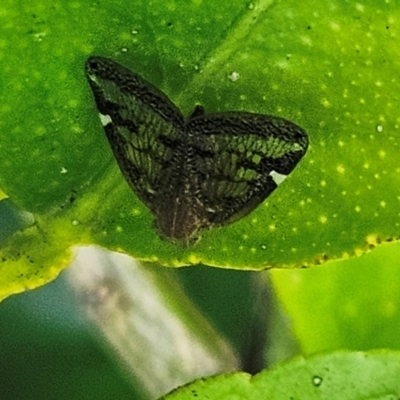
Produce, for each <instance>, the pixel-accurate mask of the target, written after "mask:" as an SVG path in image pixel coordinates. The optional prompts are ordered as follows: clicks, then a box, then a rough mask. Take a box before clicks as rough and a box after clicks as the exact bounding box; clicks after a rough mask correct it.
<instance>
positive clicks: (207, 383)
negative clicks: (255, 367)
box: [163, 351, 400, 400]
mask: <svg viewBox="0 0 400 400" xmlns="http://www.w3.org/2000/svg"><path fill="white" fill-rule="evenodd" d="M399 361H400V359H399V353H398V352H389V351H379V352H370V353H361V352H359V353H356V352H354V353H345V352H340V353H333V354H328V355H319V356H314V357H311V358H309V359H307V358H303V357H299V358H295V359H293V360H291V361H290V362H287V363H284V364H281V365H277V366H275V367H274V368H272V369H271V370H265V371H263V372H261V373H259V374H257V375H255V376H254V377H251V376H250V375H248V374H245V373H237V374H232V375H226V376H217V377H212V378H208V379H201V380H198V381H195V382H193V383H191V384H190V385H187V386H186V387H183V388H181V389H178V390H176V391H174V392H172V393H171V394H170V395H167V396H165V397H163V399H166V400H167V399H168V400H189V399H194V398H195V399H197V400H203V399H204V400H205V399H213V400H225V399H226V400H228V399H229V400H230V399H241V400H245V399H251V400H265V399H268V400H282V399H310V400H323V399H329V400H336V399H338V400H342V399H354V400H364V399H376V400H378V399H381V400H384V399H385V400H394V399H397V398H398V397H399V395H400V380H399V373H400V364H399Z"/></svg>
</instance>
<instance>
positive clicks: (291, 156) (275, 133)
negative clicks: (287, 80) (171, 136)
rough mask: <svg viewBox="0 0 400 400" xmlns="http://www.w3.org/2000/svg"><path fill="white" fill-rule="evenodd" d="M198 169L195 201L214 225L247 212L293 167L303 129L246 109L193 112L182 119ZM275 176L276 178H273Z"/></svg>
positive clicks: (298, 156) (299, 155) (304, 142)
mask: <svg viewBox="0 0 400 400" xmlns="http://www.w3.org/2000/svg"><path fill="white" fill-rule="evenodd" d="M187 129H188V132H190V137H192V142H193V153H194V154H195V156H194V158H193V164H194V165H195V167H194V169H196V170H197V171H198V174H199V176H198V179H197V182H199V183H198V185H199V187H197V188H193V191H194V192H197V193H200V195H199V196H200V198H199V202H201V203H202V206H203V208H204V210H205V212H207V213H208V220H209V221H210V224H211V225H213V224H215V225H224V224H227V223H230V222H233V221H235V220H237V219H239V218H242V217H243V216H245V215H247V214H248V213H250V212H251V211H252V210H253V209H254V208H255V207H257V206H258V205H259V204H260V203H261V202H262V201H263V200H264V199H265V198H266V197H268V196H269V195H270V194H271V193H272V192H273V191H274V190H275V189H276V187H277V186H278V184H279V179H281V178H283V177H282V175H283V176H286V175H288V174H290V172H292V170H293V169H294V167H295V166H296V165H297V163H298V162H299V161H300V160H301V158H302V157H303V156H304V154H305V152H306V150H307V147H308V138H307V134H306V133H305V132H304V130H303V129H301V128H300V127H298V126H297V125H295V124H294V123H292V122H289V121H287V120H284V119H281V118H276V117H271V116H267V115H260V114H251V113H245V112H228V113H221V114H210V115H198V113H194V114H193V116H192V117H191V118H190V119H189V121H188V123H187ZM277 178H278V179H277Z"/></svg>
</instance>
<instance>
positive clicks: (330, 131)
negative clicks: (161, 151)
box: [0, 0, 400, 297]
mask: <svg viewBox="0 0 400 400" xmlns="http://www.w3.org/2000/svg"><path fill="white" fill-rule="evenodd" d="M399 12H400V11H399V9H398V8H397V7H396V6H395V5H394V4H391V3H381V2H379V3H378V2H376V1H372V0H370V1H367V2H364V3H363V4H359V3H354V4H353V3H351V4H350V3H346V2H343V1H340V0H337V1H334V2H331V3H329V6H327V5H326V4H322V3H321V2H318V1H312V2H311V3H309V6H308V7H303V6H300V5H299V4H298V2H295V1H293V0H292V1H286V2H278V3H272V2H268V1H260V2H254V3H249V2H247V1H243V0H234V2H233V3H232V2H229V3H224V2H214V1H211V0H210V1H209V0H207V1H203V2H186V3H185V4H180V5H179V6H178V5H177V4H175V3H165V2H160V3H157V2H153V3H152V4H149V3H148V2H144V1H143V2H137V3H135V6H134V7H133V6H124V7H121V6H120V3H119V2H116V1H108V2H102V3H101V4H97V5H96V6H94V5H87V4H85V5H83V4H80V3H77V2H74V3H71V2H59V3H57V5H54V6H52V7H47V3H44V2H43V1H41V0H35V1H34V2H30V3H29V4H27V3H26V2H23V1H21V0H20V1H17V2H14V1H11V0H5V2H4V4H3V11H2V13H1V15H0V18H1V19H2V21H3V22H2V23H1V24H0V27H1V28H0V29H1V32H2V37H3V40H2V52H3V53H2V54H3V55H4V54H7V56H3V57H1V58H0V66H1V67H2V70H3V73H2V76H1V78H0V87H1V88H2V91H1V104H2V107H1V108H0V115H1V119H0V131H1V132H2V134H1V135H0V186H1V188H2V190H3V191H4V192H5V193H6V194H7V195H9V196H10V198H11V200H12V201H13V202H14V204H15V205H17V206H18V207H20V208H21V209H23V210H26V211H29V212H31V213H32V215H33V216H34V220H35V223H34V225H33V226H31V227H30V228H28V229H25V230H24V231H23V232H20V233H17V234H15V235H12V236H11V237H10V238H9V239H8V241H7V243H6V244H5V245H4V247H3V250H2V264H1V265H0V282H1V290H0V292H1V293H0V295H1V297H4V296H6V295H7V294H9V293H17V292H19V291H21V290H25V289H26V288H33V287H36V286H38V285H41V284H43V283H45V282H47V281H49V280H51V279H54V277H55V276H57V274H58V273H59V272H60V270H61V269H62V268H64V267H65V266H66V265H67V264H68V263H69V262H70V261H71V260H72V258H73V253H71V252H70V250H69V248H70V247H71V246H73V245H74V244H92V243H96V244H99V245H101V246H104V247H106V248H108V249H114V250H115V249H118V250H119V251H123V252H126V253H127V254H130V255H132V256H134V257H136V258H138V259H141V260H147V261H152V262H158V263H161V264H164V265H165V264H166V265H170V266H173V265H186V264H197V263H200V262H202V263H204V264H207V265H217V266H223V267H231V268H232V267H233V268H241V269H259V268H266V267H268V266H284V267H289V266H299V265H303V264H313V263H315V262H317V263H320V262H323V261H325V260H327V259H332V258H337V257H342V256H346V255H352V254H359V253H361V252H362V251H364V250H366V249H368V248H370V247H373V246H375V245H376V244H378V243H379V242H381V241H383V240H388V239H391V238H393V237H398V235H399V224H400V216H399V213H398V205H399V199H400V193H399V190H400V189H399V187H400V185H399V182H398V177H399V173H398V172H399V167H398V146H399V143H398V116H397V113H396V110H397V109H398V104H397V100H398V94H397V92H398V81H397V79H396V73H395V71H396V67H397V63H398V61H397V60H398V57H396V54H397V52H398V50H397V41H396V37H397V35H398V31H399V26H398V23H397V21H398V18H397V17H396V16H398V14H399ZM187 38H190V45H188V42H187ZM210 38H212V40H210ZM90 54H101V55H105V56H108V57H112V58H114V59H115V60H117V61H119V62H121V63H123V64H125V65H126V66H127V67H130V68H132V69H133V70H134V71H135V72H138V73H139V74H141V75H143V76H144V77H145V78H146V79H148V80H150V81H151V82H152V83H154V84H155V85H157V86H158V87H159V88H160V89H162V90H163V91H165V92H166V93H167V94H168V96H170V97H171V99H172V100H173V101H174V102H176V104H177V105H178V106H179V107H180V108H181V109H182V110H183V111H184V112H185V113H189V112H190V110H191V109H193V107H194V105H195V104H197V103H201V104H202V105H204V106H205V108H206V110H208V111H210V112H213V111H224V110H246V111H253V112H262V113H267V114H275V115H279V116H283V117H285V118H288V119H290V120H293V121H294V122H296V123H298V124H299V125H300V126H302V127H303V128H305V129H306V131H307V132H308V133H309V136H310V142H311V146H310V149H309V152H308V154H307V156H306V157H305V159H304V160H303V161H302V162H301V164H300V165H299V166H298V168H296V170H295V171H294V172H293V173H292V174H291V176H290V177H289V179H287V180H286V181H285V182H284V184H282V186H281V188H280V189H279V190H278V191H276V193H274V195H272V196H271V197H270V198H269V199H268V200H267V201H266V202H265V203H264V204H263V205H262V206H260V207H258V209H257V210H255V211H254V212H253V213H252V214H251V215H249V216H248V217H246V218H244V219H243V220H241V221H239V222H237V223H235V224H233V225H231V226H228V227H224V228H220V229H215V230H212V231H210V232H207V233H205V234H204V235H203V238H202V240H201V241H200V242H199V243H198V244H197V245H196V246H193V247H191V248H189V249H182V248H179V247H177V246H174V245H172V244H170V243H168V242H165V241H162V240H160V238H159V237H158V234H157V232H156V231H155V229H154V228H153V225H152V216H151V215H150V212H149V211H148V210H147V209H146V208H145V207H144V206H143V204H141V203H140V202H139V201H138V200H137V199H136V197H135V196H134V195H133V194H132V193H131V192H130V190H129V189H128V186H127V184H126V183H125V182H124V180H123V178H122V177H121V174H120V173H119V171H118V169H117V167H116V163H115V160H114V159H113V157H112V155H111V152H110V149H109V147H108V144H107V143H106V139H105V137H104V134H103V132H102V129H101V126H100V123H99V121H98V118H97V115H96V110H95V107H94V104H93V99H92V98H91V94H90V91H89V88H88V86H87V83H86V82H85V78H84V71H83V64H84V62H85V59H86V58H87V57H88V56H89V55H90ZM21 60H23V62H21ZM232 73H235V76H236V77H237V76H238V77H239V79H236V78H235V79H231V78H230V77H232ZM237 74H238V75H237ZM21 99H24V101H21Z"/></svg>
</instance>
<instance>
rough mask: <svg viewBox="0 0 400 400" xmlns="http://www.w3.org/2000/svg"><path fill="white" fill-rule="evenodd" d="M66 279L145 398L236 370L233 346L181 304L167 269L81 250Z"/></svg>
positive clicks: (174, 276)
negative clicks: (145, 395) (143, 391)
mask: <svg viewBox="0 0 400 400" xmlns="http://www.w3.org/2000/svg"><path fill="white" fill-rule="evenodd" d="M73 264H74V265H73V266H72V267H71V268H70V269H69V279H70V281H71V283H72V285H73V286H74V288H75V289H76V291H77V293H78V295H79V296H80V298H81V300H82V303H83V304H84V306H85V308H86V310H87V312H88V315H89V317H90V318H91V319H92V320H93V321H94V322H95V324H96V325H97V326H98V327H99V329H100V331H101V333H102V335H103V337H104V338H105V339H106V341H107V342H108V343H109V344H111V346H112V347H113V348H114V350H115V351H116V353H117V354H118V356H119V358H120V360H121V361H122V363H123V364H124V365H125V366H126V367H127V369H128V371H129V372H130V373H131V375H133V376H134V378H135V380H139V381H140V382H141V384H142V385H143V387H144V388H145V390H146V391H147V393H148V394H149V397H150V398H157V397H159V396H161V395H162V394H165V393H167V392H168V391H170V390H172V389H174V388H176V387H177V386H180V385H183V384H186V383H188V382H190V381H192V380H194V379H196V378H199V377H204V376H208V375H214V374H218V373H221V372H229V371H234V370H237V369H238V360H237V357H236V356H235V354H234V351H233V350H232V348H231V347H230V346H229V345H228V344H227V343H226V341H225V340H224V339H223V338H222V337H221V335H220V334H219V333H218V332H216V331H215V329H214V328H213V327H212V326H211V325H210V323H209V322H208V320H207V319H206V318H204V317H203V315H202V314H201V313H200V312H199V311H198V309H197V308H196V307H195V306H194V305H193V304H192V302H191V301H190V300H189V299H188V297H187V296H186V294H185V292H184V291H183V289H182V288H181V286H180V285H179V283H178V277H177V274H176V272H175V271H174V270H173V269H167V268H165V267H157V266H156V265H153V264H151V265H150V264H140V263H138V262H137V261H134V260H132V259H131V258H129V257H127V256H124V255H121V254H116V253H110V252H106V251H103V250H100V249H97V248H94V247H88V248H81V249H79V251H78V256H77V259H76V261H75V262H74V263H73Z"/></svg>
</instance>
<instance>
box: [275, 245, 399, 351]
mask: <svg viewBox="0 0 400 400" xmlns="http://www.w3.org/2000/svg"><path fill="white" fill-rule="evenodd" d="M399 260H400V244H399V243H396V244H390V245H385V246H380V247H379V248H377V249H376V250H374V251H373V252H371V253H369V254H365V255H363V256H362V257H358V258H353V259H349V260H342V261H332V262H329V263H327V264H325V265H323V266H321V267H319V268H312V269H308V270H304V269H303V270H291V271H283V270H274V271H271V278H272V282H273V285H274V288H275V291H276V293H277V296H278V298H279V300H280V303H281V304H282V305H283V308H284V309H285V310H286V311H287V313H288V315H289V316H290V323H291V326H292V328H293V332H294V334H295V336H296V338H297V340H298V343H299V346H300V348H301V351H302V353H306V354H311V353H315V352H318V351H328V350H332V349H343V348H346V349H353V350H369V349H374V348H390V349H396V350H397V349H400V344H399V330H400V296H399V286H400V269H399Z"/></svg>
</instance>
